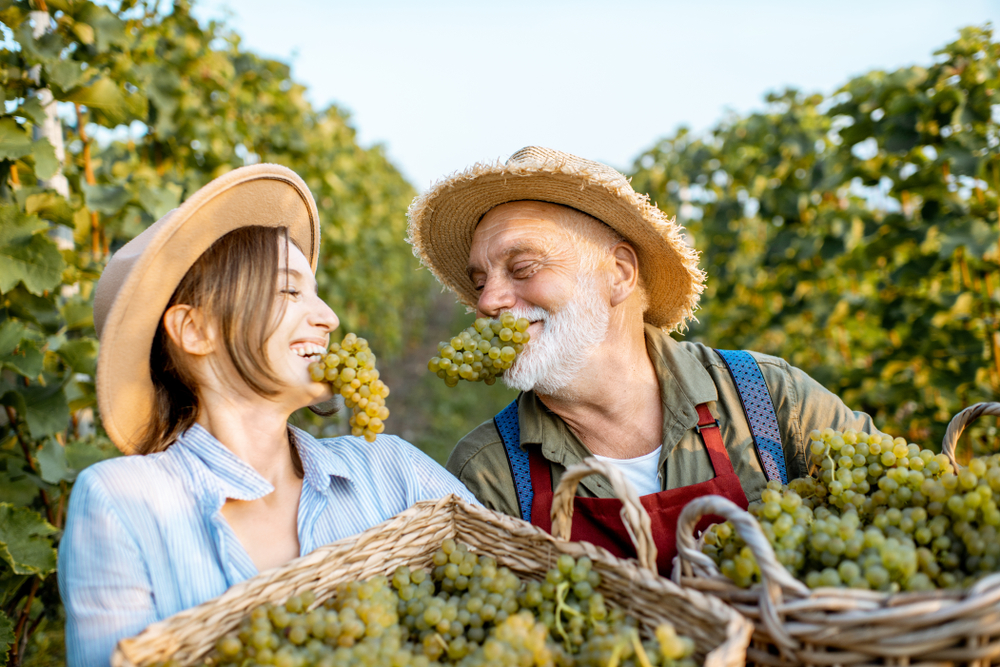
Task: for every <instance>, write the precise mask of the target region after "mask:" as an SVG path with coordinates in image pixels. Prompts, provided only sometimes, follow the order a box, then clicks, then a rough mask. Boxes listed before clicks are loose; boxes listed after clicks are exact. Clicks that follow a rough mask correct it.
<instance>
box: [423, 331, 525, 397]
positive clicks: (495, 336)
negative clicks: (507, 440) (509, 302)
mask: <svg viewBox="0 0 1000 667" xmlns="http://www.w3.org/2000/svg"><path fill="white" fill-rule="evenodd" d="M529 325H530V322H528V320H526V319H525V318H523V317H522V318H520V319H517V318H515V317H514V316H513V315H511V314H510V313H504V314H503V315H501V316H500V319H498V320H491V319H487V318H485V317H480V318H479V319H477V320H476V321H475V323H474V324H473V325H472V326H471V327H469V328H468V329H465V330H463V331H462V332H461V333H459V334H458V335H457V336H455V337H454V338H452V339H451V340H450V341H441V342H440V343H438V356H436V357H433V358H432V359H431V360H430V361H429V362H427V369H428V370H429V371H430V372H432V373H436V374H437V376H438V377H439V378H441V379H442V380H444V382H445V384H446V385H448V386H449V387H454V386H455V385H457V384H458V381H459V380H468V381H469V382H480V381H482V382H485V383H486V384H493V383H494V382H496V381H497V376H498V375H500V374H502V373H503V372H504V371H505V370H507V369H508V368H510V367H511V366H512V365H513V364H514V360H515V359H516V358H517V355H519V354H520V353H521V350H522V349H523V348H524V345H525V343H527V342H528V340H529V339H530V338H531V336H529V335H528V326H529Z"/></svg>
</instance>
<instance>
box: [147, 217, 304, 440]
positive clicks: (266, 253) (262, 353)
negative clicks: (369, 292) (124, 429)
mask: <svg viewBox="0 0 1000 667" xmlns="http://www.w3.org/2000/svg"><path fill="white" fill-rule="evenodd" d="M290 243H295V242H294V241H293V240H291V239H290V238H289V236H288V228H287V227H260V226H251V227H241V228H240V229H236V230H234V231H231V232H229V233H228V234H226V235H225V236H223V237H221V238H220V239H219V240H217V241H216V242H215V243H213V244H212V246H211V247H210V248H209V249H208V250H206V251H205V252H204V253H203V254H202V255H201V257H199V258H198V260H197V261H196V262H195V263H194V265H193V266H192V267H191V268H190V269H189V270H188V272H187V274H185V276H184V278H183V279H182V280H181V282H180V284H179V285H178V286H177V289H176V290H174V294H173V296H171V297H170V302H169V303H168V304H167V308H166V310H169V309H170V308H172V307H173V306H176V305H178V304H184V305H188V306H192V307H194V308H198V309H199V310H201V311H202V312H203V313H204V314H205V316H206V317H207V318H208V319H209V320H211V321H212V322H213V324H215V326H216V327H217V329H218V332H219V335H220V339H221V342H222V344H223V346H224V348H225V351H226V355H227V356H228V357H229V360H230V361H231V362H232V364H233V366H234V367H235V369H236V372H237V373H238V374H239V377H240V379H242V380H243V382H245V383H246V384H247V386H248V387H250V388H251V389H252V390H253V391H254V392H256V393H257V394H259V395H260V396H273V395H274V394H276V393H277V391H278V387H279V386H280V385H281V381H280V380H279V379H278V377H277V376H276V375H275V374H274V372H273V371H272V370H271V366H270V363H269V360H268V358H267V351H266V349H265V344H266V343H267V339H268V338H270V336H271V334H273V333H274V331H275V329H276V328H277V324H278V322H279V320H280V318H281V315H282V311H283V309H284V301H281V302H280V303H279V301H278V300H277V299H276V298H275V295H276V293H277V285H278V274H279V271H280V269H281V245H282V244H284V245H285V249H286V255H287V250H288V246H289V244H290ZM296 247H298V246H296ZM166 310H165V311H164V312H166ZM186 357H187V355H186V353H184V352H183V351H182V350H180V349H179V348H178V347H177V345H176V344H175V343H174V342H173V340H171V338H170V336H169V335H168V334H167V332H166V329H165V328H164V326H163V319H162V318H161V319H160V323H159V326H157V329H156V336H155V337H154V338H153V347H152V350H151V351H150V354H149V367H150V374H151V376H152V380H153V388H154V392H155V397H156V398H155V402H154V406H153V414H152V415H151V416H150V421H149V424H148V426H147V428H146V431H145V433H144V434H143V436H142V438H141V441H140V443H139V447H138V452H139V453H140V454H150V453H153V452H160V451H163V450H164V449H166V448H167V447H168V446H169V445H170V444H171V443H172V442H173V441H174V440H176V439H177V436H179V435H180V434H181V433H183V432H184V431H185V430H187V429H188V428H190V427H191V426H193V425H194V423H195V420H196V419H197V418H198V410H199V407H200V406H199V403H198V383H197V380H196V378H195V376H194V374H193V373H192V372H191V368H190V366H189V364H188V363H187V358H186Z"/></svg>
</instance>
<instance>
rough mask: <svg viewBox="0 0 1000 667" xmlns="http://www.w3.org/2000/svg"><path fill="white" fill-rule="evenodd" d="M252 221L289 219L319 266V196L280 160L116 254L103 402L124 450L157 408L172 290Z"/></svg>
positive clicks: (208, 193) (103, 336) (109, 275)
mask: <svg viewBox="0 0 1000 667" xmlns="http://www.w3.org/2000/svg"><path fill="white" fill-rule="evenodd" d="M251 225H261V226H268V227H282V226H284V227H288V229H289V235H290V236H291V238H292V239H294V240H295V242H296V243H297V244H298V245H299V246H301V248H302V250H303V252H304V253H305V254H306V257H307V258H308V259H309V263H310V265H311V266H312V269H313V271H315V270H316V261H317V259H318V257H319V243H320V236H319V213H318V212H317V210H316V202H315V201H314V200H313V196H312V193H311V192H309V188H308V187H307V186H306V184H305V182H304V181H303V180H302V179H301V178H299V176H298V175H297V174H296V173H295V172H293V171H292V170H290V169H288V168H286V167H282V166H280V165H276V164H257V165H253V166H250V167H242V168H240V169H235V170H233V171H231V172H229V173H228V174H226V175H224V176H221V177H219V178H217V179H215V180H214V181H212V182H211V183H209V184H208V185H206V186H205V187H203V188H201V189H200V190H198V191H197V192H195V193H194V194H193V195H191V197H190V198H189V199H188V200H187V201H185V202H184V203H183V204H181V205H180V207H179V208H176V209H174V210H172V211H170V212H169V213H167V214H166V215H165V216H163V217H162V218H160V219H159V220H157V221H156V222H155V223H153V224H152V225H150V226H149V228H148V229H146V230H145V231H143V232H142V233H141V234H139V235H138V236H136V237H135V238H134V239H132V240H131V241H129V242H128V243H127V244H125V246H123V247H122V248H121V249H120V250H118V251H117V252H116V253H114V255H112V256H111V259H110V261H108V265H107V267H105V269H104V273H102V274H101V279H100V280H99V281H98V283H97V290H96V292H95V295H94V326H95V328H96V329H97V335H98V337H99V338H100V341H101V349H100V354H99V355H98V359H97V403H98V406H99V407H100V411H101V419H102V421H103V423H104V428H105V430H107V432H108V435H109V436H110V437H111V440H112V441H113V442H114V443H115V445H117V446H118V449H120V450H122V451H123V452H124V453H126V454H131V453H134V452H135V450H136V447H137V446H138V438H139V437H140V434H141V433H142V432H143V430H144V428H145V426H146V423H147V422H148V419H149V415H150V414H151V410H152V409H153V405H154V400H153V399H154V395H153V383H152V380H151V379H150V372H149V355H150V350H151V348H152V344H153V338H154V336H155V335H156V328H157V326H158V325H159V322H160V318H161V317H162V316H163V311H164V310H166V308H167V303H168V302H169V301H170V297H171V296H173V293H174V290H176V289H177V285H179V284H180V282H181V279H182V278H184V275H185V274H186V273H187V271H188V269H190V268H191V265H193V264H194V263H195V261H196V260H197V259H198V258H199V257H200V256H201V255H202V253H204V252H205V251H206V250H208V248H209V247H210V246H211V245H212V244H213V243H214V242H215V241H216V240H217V239H219V238H220V237H222V236H224V235H225V234H227V233H229V232H231V231H233V230H234V229H239V228H240V227H248V226H251ZM247 307H248V308H252V307H253V305H252V304H248V305H247Z"/></svg>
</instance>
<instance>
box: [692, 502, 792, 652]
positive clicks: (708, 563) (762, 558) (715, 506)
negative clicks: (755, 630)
mask: <svg viewBox="0 0 1000 667" xmlns="http://www.w3.org/2000/svg"><path fill="white" fill-rule="evenodd" d="M706 514H716V515H718V516H721V517H722V518H724V519H727V520H729V521H731V522H732V524H733V527H734V528H735V529H736V532H737V533H738V534H739V536H740V537H741V538H742V539H743V541H744V542H746V544H747V546H748V547H750V551H752V552H753V555H754V558H755V559H756V560H757V567H758V568H759V569H760V577H761V580H762V581H763V583H764V586H763V587H762V588H761V591H760V603H759V606H760V613H761V621H763V623H764V626H765V627H766V628H767V631H768V633H769V634H770V635H771V637H772V638H773V639H774V641H775V643H777V644H778V645H779V646H780V647H782V648H784V649H788V650H792V651H794V650H796V649H797V648H798V647H799V645H798V642H796V641H795V640H794V639H793V638H792V637H791V635H789V634H788V632H787V631H786V630H785V627H784V625H783V623H782V622H781V619H780V617H779V615H778V609H779V608H780V607H781V606H782V604H783V603H784V599H783V592H786V591H787V592H788V593H791V594H793V595H795V596H798V597H808V596H809V595H810V592H809V589H808V588H807V587H806V585H805V584H803V583H802V582H800V581H798V580H797V579H795V577H793V576H792V575H791V573H789V572H788V570H786V569H785V567H784V566H783V565H782V564H781V563H779V562H778V559H777V557H776V556H775V555H774V549H773V548H771V544H770V543H769V542H768V541H767V537H765V536H764V532H763V531H762V530H761V528H760V524H759V523H757V519H755V518H753V515H751V514H750V513H749V512H747V511H746V510H744V509H743V508H742V507H740V506H739V505H737V504H736V503H734V502H732V501H731V500H728V499H727V498H723V497H722V496H701V497H700V498H695V499H694V500H692V501H691V502H689V503H688V504H687V505H685V506H684V509H683V510H682V511H681V516H680V518H679V519H678V520H677V560H676V561H674V571H673V579H674V581H675V582H676V583H677V584H678V585H679V584H680V583H681V581H680V579H681V570H682V569H684V570H686V571H687V573H688V574H691V570H692V569H696V570H698V572H697V574H700V575H702V576H708V577H711V576H718V577H721V576H722V574H721V573H720V572H719V568H718V567H716V565H715V561H713V560H712V559H711V558H709V557H708V556H706V555H705V554H703V553H702V552H701V551H700V550H699V549H698V546H697V540H696V539H695V535H694V533H695V529H696V526H697V525H698V522H699V521H700V520H701V518H702V517H703V516H705V515H706Z"/></svg>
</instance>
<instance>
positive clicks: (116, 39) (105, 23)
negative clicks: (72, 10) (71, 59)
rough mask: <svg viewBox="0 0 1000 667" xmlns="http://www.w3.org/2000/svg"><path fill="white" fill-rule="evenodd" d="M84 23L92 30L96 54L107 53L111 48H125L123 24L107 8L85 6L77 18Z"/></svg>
mask: <svg viewBox="0 0 1000 667" xmlns="http://www.w3.org/2000/svg"><path fill="white" fill-rule="evenodd" d="M81 20H82V21H86V22H87V23H88V24H89V25H90V26H91V27H92V28H93V33H94V36H95V37H96V41H97V50H98V52H104V51H107V50H108V48H109V47H111V46H126V45H127V44H128V36H127V35H126V34H125V22H124V21H122V20H121V19H120V18H118V17H117V16H115V15H114V14H113V13H112V12H111V11H110V10H109V9H108V8H107V7H102V6H100V5H96V4H89V5H87V6H86V7H85V8H84V10H83V11H82V12H80V15H79V16H78V18H77V24H78V25H79V23H80V21H81Z"/></svg>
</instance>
